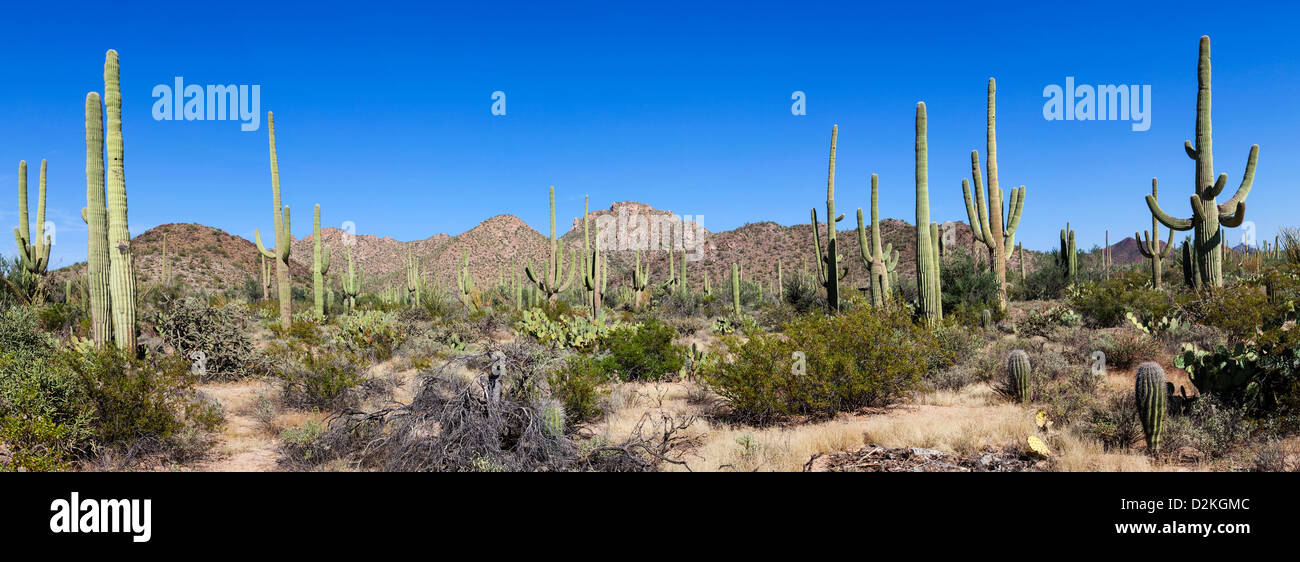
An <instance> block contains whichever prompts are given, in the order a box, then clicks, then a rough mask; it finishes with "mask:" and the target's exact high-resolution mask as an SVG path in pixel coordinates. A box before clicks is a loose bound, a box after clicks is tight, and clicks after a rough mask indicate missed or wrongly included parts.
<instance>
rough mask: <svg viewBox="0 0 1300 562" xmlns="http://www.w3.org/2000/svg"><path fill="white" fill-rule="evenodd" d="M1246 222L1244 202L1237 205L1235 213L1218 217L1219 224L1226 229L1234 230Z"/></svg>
mask: <svg viewBox="0 0 1300 562" xmlns="http://www.w3.org/2000/svg"><path fill="white" fill-rule="evenodd" d="M1245 220H1246V202H1245V201H1242V202H1241V203H1238V204H1237V212H1236V213H1233V214H1231V215H1219V224H1221V225H1223V226H1226V227H1228V228H1236V227H1238V226H1241V223H1242V222H1243V221H1245Z"/></svg>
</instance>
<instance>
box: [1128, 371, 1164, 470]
mask: <svg viewBox="0 0 1300 562" xmlns="http://www.w3.org/2000/svg"><path fill="white" fill-rule="evenodd" d="M1133 396H1134V398H1136V399H1137V408H1138V418H1139V419H1141V421H1142V432H1143V433H1145V434H1146V441H1147V450H1148V451H1153V452H1154V451H1158V450H1159V449H1160V436H1161V434H1162V433H1163V432H1164V421H1165V407H1166V405H1165V369H1164V368H1163V367H1161V366H1160V364H1159V363H1155V362H1152V361H1147V362H1146V363H1143V364H1141V365H1138V369H1137V376H1136V377H1135V379H1134V382H1133Z"/></svg>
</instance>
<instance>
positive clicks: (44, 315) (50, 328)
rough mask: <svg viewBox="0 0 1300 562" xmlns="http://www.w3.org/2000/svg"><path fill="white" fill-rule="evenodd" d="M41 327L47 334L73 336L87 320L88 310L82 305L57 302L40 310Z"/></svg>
mask: <svg viewBox="0 0 1300 562" xmlns="http://www.w3.org/2000/svg"><path fill="white" fill-rule="evenodd" d="M39 314H40V318H41V325H42V327H44V328H45V330H46V331H47V332H56V333H64V334H72V333H74V332H75V328H76V327H77V326H78V325H79V324H81V323H82V322H83V321H84V320H87V319H88V317H87V315H86V309H85V307H84V306H82V305H81V304H80V303H69V302H56V303H49V304H47V305H45V306H43V307H41V308H40V312H39Z"/></svg>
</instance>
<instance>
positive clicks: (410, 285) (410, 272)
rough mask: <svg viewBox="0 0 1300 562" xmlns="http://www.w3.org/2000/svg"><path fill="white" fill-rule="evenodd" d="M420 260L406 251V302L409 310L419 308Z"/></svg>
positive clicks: (408, 250)
mask: <svg viewBox="0 0 1300 562" xmlns="http://www.w3.org/2000/svg"><path fill="white" fill-rule="evenodd" d="M420 287H421V283H420V259H419V258H417V257H415V255H414V254H412V253H411V249H410V248H409V247H408V248H407V249H406V302H407V304H410V305H411V308H415V307H417V306H420Z"/></svg>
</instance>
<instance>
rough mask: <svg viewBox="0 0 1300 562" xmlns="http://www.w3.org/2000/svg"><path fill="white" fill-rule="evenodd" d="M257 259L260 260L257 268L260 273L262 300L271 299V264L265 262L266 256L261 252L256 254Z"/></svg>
mask: <svg viewBox="0 0 1300 562" xmlns="http://www.w3.org/2000/svg"><path fill="white" fill-rule="evenodd" d="M257 257H258V258H261V260H262V264H261V267H260V268H259V269H260V270H261V272H262V300H267V299H270V298H271V264H269V263H267V262H266V256H265V255H262V253H261V252H258V253H257Z"/></svg>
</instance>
